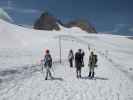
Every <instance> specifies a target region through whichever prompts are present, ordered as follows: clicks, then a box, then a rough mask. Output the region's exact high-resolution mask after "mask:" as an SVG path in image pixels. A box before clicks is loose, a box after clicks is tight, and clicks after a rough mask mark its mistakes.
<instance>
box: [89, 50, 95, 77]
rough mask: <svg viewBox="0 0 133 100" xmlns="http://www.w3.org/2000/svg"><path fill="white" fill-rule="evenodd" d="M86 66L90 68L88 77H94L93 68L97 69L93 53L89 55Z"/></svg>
mask: <svg viewBox="0 0 133 100" xmlns="http://www.w3.org/2000/svg"><path fill="white" fill-rule="evenodd" d="M88 66H89V67H90V71H89V75H88V77H90V78H94V75H95V72H94V69H95V67H97V55H96V54H94V53H93V51H92V52H91V54H90V57H89V64H88Z"/></svg>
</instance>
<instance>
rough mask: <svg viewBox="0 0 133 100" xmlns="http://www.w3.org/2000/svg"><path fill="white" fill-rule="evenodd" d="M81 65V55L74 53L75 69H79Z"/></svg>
mask: <svg viewBox="0 0 133 100" xmlns="http://www.w3.org/2000/svg"><path fill="white" fill-rule="evenodd" d="M81 65H82V55H81V53H79V52H76V54H75V67H76V68H81Z"/></svg>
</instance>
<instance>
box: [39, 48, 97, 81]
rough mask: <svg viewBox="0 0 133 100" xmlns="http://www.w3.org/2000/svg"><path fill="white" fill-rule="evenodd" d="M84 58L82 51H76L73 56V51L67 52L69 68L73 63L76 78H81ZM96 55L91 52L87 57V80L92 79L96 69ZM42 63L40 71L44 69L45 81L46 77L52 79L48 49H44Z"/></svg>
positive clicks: (50, 58)
mask: <svg viewBox="0 0 133 100" xmlns="http://www.w3.org/2000/svg"><path fill="white" fill-rule="evenodd" d="M84 56H85V53H84V51H83V50H82V49H78V51H77V52H76V53H75V54H74V52H73V50H72V49H71V50H70V51H69V54H68V61H69V64H70V68H73V63H74V61H75V64H74V65H75V68H76V77H77V78H81V71H82V67H84ZM97 60H98V59H97V55H96V54H94V52H93V51H91V53H90V56H89V62H88V67H89V74H88V78H91V79H92V78H94V75H95V71H94V69H95V67H97ZM41 62H42V65H43V66H42V70H43V68H45V69H46V77H45V80H47V79H48V77H50V78H51V79H53V76H52V73H51V69H52V57H51V54H50V51H49V50H48V49H46V51H45V55H44V58H43V60H41Z"/></svg>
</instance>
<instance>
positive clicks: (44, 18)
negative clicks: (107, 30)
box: [34, 12, 97, 33]
mask: <svg viewBox="0 0 133 100" xmlns="http://www.w3.org/2000/svg"><path fill="white" fill-rule="evenodd" d="M59 24H60V25H62V26H64V27H66V28H72V27H79V28H80V29H82V30H84V31H86V32H88V33H97V32H96V29H95V27H93V26H92V25H91V24H90V23H89V22H88V21H87V20H84V19H77V20H74V21H70V22H68V23H67V24H64V23H62V21H61V20H59V19H57V18H56V17H54V16H53V15H51V14H50V13H49V12H44V13H42V15H41V16H40V17H39V19H37V20H36V21H35V23H34V29H38V30H60V27H59Z"/></svg>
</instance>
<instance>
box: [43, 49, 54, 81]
mask: <svg viewBox="0 0 133 100" xmlns="http://www.w3.org/2000/svg"><path fill="white" fill-rule="evenodd" d="M44 66H45V68H46V77H45V80H47V79H48V76H49V77H50V78H51V79H52V78H53V77H52V74H51V71H50V69H51V67H52V57H51V55H50V53H49V50H48V49H47V50H46V54H45V56H44Z"/></svg>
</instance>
